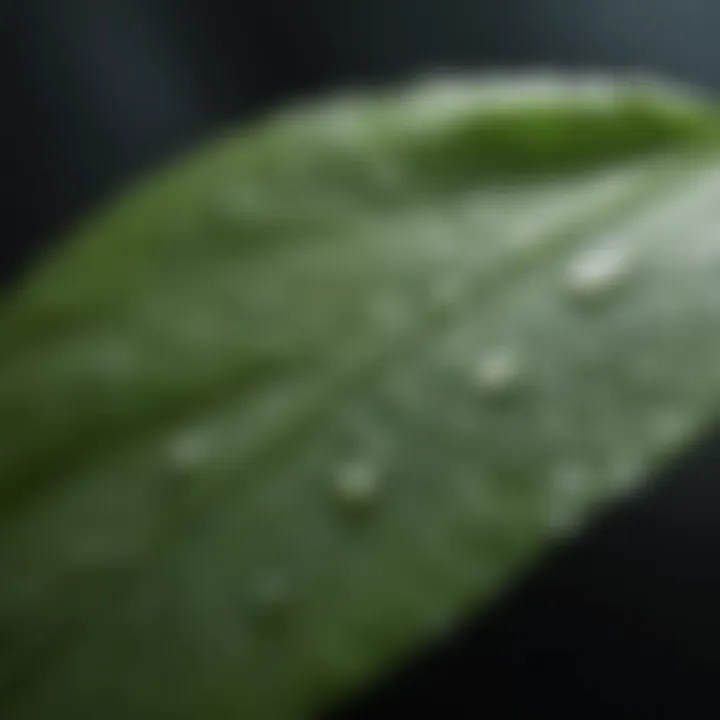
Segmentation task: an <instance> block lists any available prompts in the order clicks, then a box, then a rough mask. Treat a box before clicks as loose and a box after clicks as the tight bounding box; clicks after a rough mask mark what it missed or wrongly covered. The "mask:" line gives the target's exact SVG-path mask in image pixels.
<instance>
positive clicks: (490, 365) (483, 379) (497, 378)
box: [473, 347, 523, 395]
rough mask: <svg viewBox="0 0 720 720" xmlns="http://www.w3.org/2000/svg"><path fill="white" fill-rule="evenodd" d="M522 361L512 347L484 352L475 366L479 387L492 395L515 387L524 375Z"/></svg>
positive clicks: (474, 372)
mask: <svg viewBox="0 0 720 720" xmlns="http://www.w3.org/2000/svg"><path fill="white" fill-rule="evenodd" d="M522 371H523V368H522V362H521V360H520V357H519V356H518V354H517V353H516V352H515V351H514V350H512V349H511V348H506V347H501V348H496V349H494V350H491V351H489V352H486V353H484V354H483V355H482V356H481V357H480V358H479V359H478V361H477V363H476V364H475V367H474V368H473V376H474V379H475V382H476V384H477V385H478V387H479V388H480V389H481V390H482V391H483V392H486V393H489V394H491V395H502V394H505V393H507V392H509V391H511V390H513V389H515V388H516V387H517V385H518V383H519V382H520V379H521V376H522Z"/></svg>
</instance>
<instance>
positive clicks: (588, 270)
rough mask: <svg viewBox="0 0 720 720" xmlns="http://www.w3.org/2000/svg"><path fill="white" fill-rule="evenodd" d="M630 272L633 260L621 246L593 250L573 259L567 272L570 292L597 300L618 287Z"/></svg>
mask: <svg viewBox="0 0 720 720" xmlns="http://www.w3.org/2000/svg"><path fill="white" fill-rule="evenodd" d="M631 269H632V257H631V255H630V253H629V252H628V250H627V249H626V248H623V247H621V246H620V245H606V246H603V247H598V248H593V249H592V250H589V251H586V252H584V253H583V254H581V255H579V256H578V257H576V258H575V259H574V260H572V261H571V263H570V265H569V266H568V268H567V282H568V286H569V288H570V290H571V291H572V292H574V293H575V294H576V295H578V296H581V297H598V296H602V295H605V294H607V293H608V292H610V291H611V290H613V289H615V288H616V287H617V286H618V285H620V284H621V283H622V282H623V281H624V280H625V279H626V277H627V276H628V274H629V273H630V271H631Z"/></svg>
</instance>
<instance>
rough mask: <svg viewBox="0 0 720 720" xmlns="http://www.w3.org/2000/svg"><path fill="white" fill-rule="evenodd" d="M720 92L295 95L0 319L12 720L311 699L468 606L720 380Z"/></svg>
mask: <svg viewBox="0 0 720 720" xmlns="http://www.w3.org/2000/svg"><path fill="white" fill-rule="evenodd" d="M717 137H718V131H717V117H716V110H715V108H714V107H712V106H710V105H708V104H706V103H704V102H702V101H700V100H697V99H695V98H692V97H688V96H686V94H684V93H682V92H679V91H677V90H668V89H666V88H664V87H662V86H658V85H657V84H653V83H649V82H642V83H638V82H629V81H623V82H618V81H613V80H609V79H607V80H603V79H599V80H598V79H592V78H583V77H580V78H570V77H562V78H549V79H548V78H539V77H530V76H528V77H527V78H501V79H487V80H477V81H457V82H443V83H430V84H423V85H422V86H419V87H414V88H411V89H408V90H406V91H403V92H398V91H395V92H394V93H393V94H391V95H388V96H381V95H375V96H367V97H351V98H344V99H342V100H338V101H337V102H334V103H332V102H326V103H324V104H319V105H315V106H308V107H305V108H298V109H296V110H295V111H292V112H287V113H284V114H281V115H278V116H276V117H274V118H271V119H269V120H267V121H265V122H264V123H262V124H260V125H258V126H257V127H254V128H250V129H246V130H245V131H244V132H243V133H241V134H240V135H238V136H236V137H229V138H224V139H222V140H221V141H219V142H218V143H217V144H216V145H214V146H213V147H210V148H207V149H205V150H204V151H203V152H201V153H199V154H198V156H197V157H195V158H192V159H191V160H190V161H188V162H187V163H186V164H184V165H183V166H181V167H176V168H172V169H170V170H169V171H166V172H165V173H163V175H162V176H161V177H156V178H152V179H151V180H150V181H149V182H147V183H145V184H144V185H143V186H142V187H139V188H136V189H135V190H133V191H131V192H130V193H127V194H126V196H125V197H124V198H121V199H119V200H117V201H116V202H115V203H114V204H113V205H112V206H111V207H109V208H107V209H106V210H104V211H103V212H101V213H99V214H98V215H97V216H96V217H94V218H91V219H90V220H88V221H87V222H86V223H84V224H83V226H82V227H81V228H78V229H77V230H76V231H75V232H74V233H73V234H72V235H71V237H70V238H68V242H67V243H65V244H64V245H63V246H62V248H61V249H60V250H59V251H58V253H57V254H56V256H54V257H52V258H50V259H48V261H47V262H46V263H45V264H44V265H43V266H42V267H41V268H38V269H37V271H36V272H35V273H34V274H33V275H32V276H31V277H29V278H28V279H26V280H25V281H24V282H23V284H22V285H21V287H20V288H19V289H18V290H17V291H16V292H15V293H14V294H13V295H12V296H9V297H6V298H5V300H4V304H3V305H2V306H0V458H2V460H1V465H0V713H2V717H3V718H6V719H7V720H41V719H44V718H49V717H52V718H54V719H55V720H65V719H66V718H67V719H68V720H69V719H70V718H78V717H98V718H99V717H102V718H106V719H107V720H114V719H115V718H117V719H118V720H119V719H121V718H122V719H124V718H128V717H133V718H138V719H139V720H141V719H142V718H153V719H154V720H162V719H163V718H168V719H170V718H173V719H175V718H188V719H190V718H217V719H219V718H236V717H246V718H255V717H257V718H263V719H266V718H267V719H269V720H274V719H275V718H279V719H280V718H282V719H284V718H298V717H306V716H308V715H310V716H312V715H313V714H314V713H316V712H318V711H319V710H322V709H324V708H327V707H329V706H330V705H331V704H332V703H334V702H335V701H336V700H337V699H338V698H341V697H343V696H344V695H345V694H347V693H349V692H352V691H354V690H357V689H358V688H359V687H361V686H362V684H363V683H365V682H368V681H370V680H372V679H373V678H375V677H377V676H378V675H380V674H381V673H382V672H384V671H386V670H387V669H388V668H390V667H392V666H393V665H395V664H397V663H398V662H401V661H402V659H403V658H404V657H406V656H407V654H408V653H410V652H411V651H413V650H415V649H417V648H418V647H422V646H424V645H425V646H426V645H427V644H429V643H432V641H433V639H434V638H435V637H437V636H438V634H442V632H443V631H444V630H445V629H447V628H448V627H451V626H452V625H453V624H454V623H455V622H457V621H459V620H460V619H462V618H463V617H466V616H467V615H468V614H469V613H471V612H476V611H477V610H480V609H482V608H483V607H485V606H487V605H488V603H490V602H491V601H492V600H493V599H494V598H496V597H497V595H498V593H499V592H500V591H502V590H503V589H504V588H506V587H507V586H508V584H509V583H512V582H513V581H514V580H515V579H516V578H517V576H518V574H519V573H521V572H522V571H523V570H524V569H525V568H526V567H527V565H528V563H530V562H532V561H533V560H534V559H536V558H538V557H539V556H540V555H541V554H542V553H543V551H545V550H546V549H547V548H548V547H549V546H550V545H551V544H552V543H553V542H555V541H556V540H558V539H559V538H563V537H566V536H568V535H569V534H571V533H572V532H573V531H575V529H576V528H578V527H579V526H581V525H582V524H583V523H584V522H586V521H587V520H588V519H589V518H590V517H592V516H593V515H594V514H595V513H597V512H599V511H600V510H601V508H602V507H604V506H605V505H606V504H607V503H608V502H610V501H612V500H613V499H616V498H618V497H621V496H623V495H625V494H627V493H628V492H630V491H633V490H634V488H635V487H636V486H637V484H638V482H639V481H640V480H642V479H643V478H644V477H646V476H647V474H648V472H649V471H650V470H652V469H653V468H654V467H656V466H657V465H658V463H660V462H662V461H663V459H664V458H666V457H667V456H668V455H669V454H670V453H672V452H675V451H677V450H678V449H680V448H682V447H683V446H684V444H685V443H687V442H688V441H689V440H691V439H692V437H693V436H694V435H695V433H696V432H698V431H699V430H700V429H701V428H703V427H704V426H705V425H706V424H707V422H708V421H710V420H711V419H712V417H713V413H714V412H715V410H716V409H717V405H718V397H719V396H720V364H718V363H717V358H718V357H719V356H720V330H719V329H718V328H720V294H718V291H717V288H718V287H720V285H719V283H720V241H719V240H718V237H719V234H720V204H719V202H718V201H720V154H718V150H717V147H718V143H717Z"/></svg>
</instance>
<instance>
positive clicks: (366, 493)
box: [334, 459, 382, 508]
mask: <svg viewBox="0 0 720 720" xmlns="http://www.w3.org/2000/svg"><path fill="white" fill-rule="evenodd" d="M381 480H382V478H381V472H380V468H379V467H378V466H377V464H375V463H373V462H371V461H369V460H365V459H356V460H351V461H348V462H345V463H343V464H342V465H341V466H340V467H339V468H338V469H337V470H336V472H335V477H334V490H335V494H336V496H337V498H338V500H339V501H340V502H341V503H343V504H344V505H346V506H348V507H350V508H363V507H367V506H368V505H372V504H373V503H374V502H375V501H376V500H377V498H378V495H379V493H380V489H381Z"/></svg>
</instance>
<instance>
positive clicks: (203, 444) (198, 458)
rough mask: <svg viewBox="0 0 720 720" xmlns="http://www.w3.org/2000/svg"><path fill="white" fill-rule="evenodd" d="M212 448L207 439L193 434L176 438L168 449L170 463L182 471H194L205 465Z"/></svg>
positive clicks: (198, 434) (197, 433)
mask: <svg viewBox="0 0 720 720" xmlns="http://www.w3.org/2000/svg"><path fill="white" fill-rule="evenodd" d="M209 451H210V448H209V444H208V440H207V438H206V437H205V436H204V435H203V434H201V433H199V432H191V433H186V434H184V435H181V436H179V437H177V438H175V439H174V440H173V441H172V442H171V443H170V445H169V447H168V457H169V459H170V462H171V463H172V464H173V465H174V466H175V467H176V468H178V469H180V470H193V469H195V468H198V467H200V466H201V465H203V464H204V463H205V461H206V459H207V457H208V454H209Z"/></svg>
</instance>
